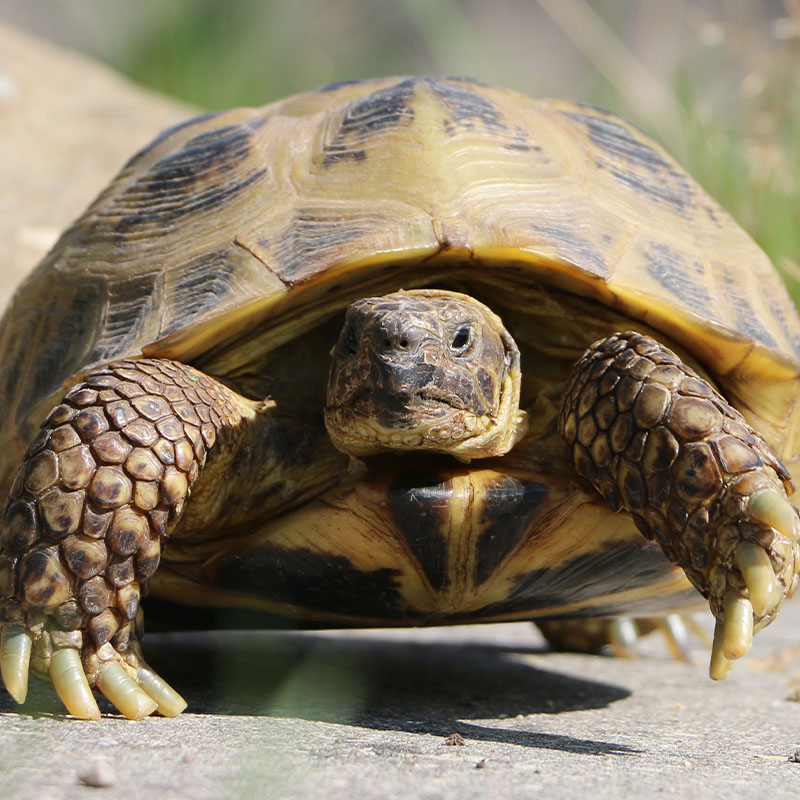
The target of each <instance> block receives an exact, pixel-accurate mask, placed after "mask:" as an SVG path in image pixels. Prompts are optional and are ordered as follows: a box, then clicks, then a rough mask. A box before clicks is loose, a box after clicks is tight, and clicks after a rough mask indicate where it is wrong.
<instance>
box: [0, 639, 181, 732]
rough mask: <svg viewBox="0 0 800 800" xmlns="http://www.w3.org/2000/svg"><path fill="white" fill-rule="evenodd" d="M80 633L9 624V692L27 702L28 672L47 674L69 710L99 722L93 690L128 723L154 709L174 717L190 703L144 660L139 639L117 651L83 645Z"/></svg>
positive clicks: (3, 653)
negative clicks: (129, 720)
mask: <svg viewBox="0 0 800 800" xmlns="http://www.w3.org/2000/svg"><path fill="white" fill-rule="evenodd" d="M84 642H85V637H83V635H82V634H81V632H80V631H62V630H58V629H56V628H53V629H49V630H48V629H46V628H45V629H42V630H39V631H38V632H36V631H34V630H32V629H30V628H27V627H25V626H21V625H12V626H7V627H6V628H5V629H4V630H3V636H2V641H0V665H1V666H2V677H3V681H4V683H5V685H6V688H7V689H8V692H9V694H11V696H12V697H13V698H14V699H15V700H16V701H17V702H20V703H22V702H24V701H25V697H26V695H27V688H28V672H29V669H33V671H34V672H35V673H37V674H39V675H42V676H47V677H48V678H49V679H50V681H51V682H52V683H53V687H54V688H55V690H56V693H57V694H58V696H59V698H60V699H61V701H62V702H63V703H64V705H65V706H66V708H67V710H68V711H69V712H70V713H71V714H72V715H73V716H76V717H79V718H81V719H99V718H100V709H99V708H98V706H97V702H96V700H95V697H94V693H93V691H92V686H94V687H95V688H96V689H97V690H98V691H99V692H101V693H102V694H103V695H104V696H105V697H106V698H107V699H108V700H109V701H110V702H111V703H112V704H113V705H114V706H115V707H116V708H117V709H119V711H120V712H121V713H122V714H123V715H124V716H126V717H127V718H128V719H141V718H142V717H146V716H148V715H149V714H152V713H153V712H154V711H156V710H158V712H159V713H160V714H162V715H164V716H168V717H174V716H176V715H178V714H180V713H181V711H183V710H184V709H185V708H186V701H185V700H184V699H183V698H182V697H181V696H180V695H179V694H178V693H177V692H176V691H175V690H174V689H173V688H172V687H171V686H169V684H167V683H166V681H164V679H163V678H161V677H160V676H159V675H157V674H156V673H155V672H154V671H153V670H152V669H151V668H150V667H149V666H148V665H147V663H146V662H145V661H144V658H143V657H142V652H141V648H140V647H139V644H138V642H137V641H136V640H133V639H130V638H129V639H128V642H127V646H126V647H125V649H123V650H119V649H117V648H116V647H114V646H113V645H112V644H110V643H109V642H106V643H105V644H103V645H100V646H99V647H98V646H97V645H95V644H94V643H91V642H87V643H85V644H84Z"/></svg>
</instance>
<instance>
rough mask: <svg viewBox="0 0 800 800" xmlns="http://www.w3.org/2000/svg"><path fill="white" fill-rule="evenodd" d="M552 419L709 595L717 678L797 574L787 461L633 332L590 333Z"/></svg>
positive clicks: (611, 492) (589, 469)
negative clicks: (595, 337) (596, 336)
mask: <svg viewBox="0 0 800 800" xmlns="http://www.w3.org/2000/svg"><path fill="white" fill-rule="evenodd" d="M559 430H560V432H561V434H562V436H563V437H564V439H565V440H566V441H567V444H568V445H569V447H570V448H571V450H572V454H573V458H574V461H575V467H576V469H577V471H578V472H579V473H580V474H581V475H583V476H584V477H586V478H588V479H589V480H590V481H591V482H592V483H593V484H594V486H595V488H596V489H597V490H598V491H599V492H600V493H601V494H602V495H603V497H604V498H605V499H606V502H607V503H608V504H609V506H610V507H611V508H612V510H614V511H619V510H622V509H625V510H627V511H629V512H630V513H631V516H632V517H633V521H634V523H635V524H636V526H637V527H638V528H639V530H640V531H641V532H642V533H643V534H644V535H645V536H647V537H648V538H650V539H655V541H657V542H658V543H659V545H661V548H662V549H663V551H664V553H665V554H666V556H667V557H668V558H669V559H670V560H672V561H673V562H674V563H676V564H678V565H679V566H681V567H682V568H683V569H684V571H685V573H686V576H687V577H688V578H689V580H690V581H691V582H692V583H693V584H694V585H695V587H696V588H697V589H698V590H699V591H700V592H701V593H702V594H703V595H704V596H705V597H707V598H708V600H709V603H710V605H711V611H712V612H713V614H714V616H715V617H716V618H717V625H716V630H715V633H714V645H713V648H712V655H711V668H710V674H711V677H712V678H715V679H718V680H720V679H723V678H724V677H725V676H726V675H727V674H728V671H729V670H730V667H731V662H732V660H733V659H736V658H739V657H741V656H742V655H744V654H745V653H746V652H747V651H748V650H749V649H750V644H751V642H752V638H753V633H754V631H757V630H759V629H760V628H763V627H764V626H765V625H767V624H769V622H771V621H772V620H773V619H774V618H775V617H776V615H777V614H778V612H779V610H780V607H781V605H782V603H783V600H784V598H785V597H791V596H792V595H793V594H794V592H795V590H796V589H797V586H798V582H799V580H800V579H798V570H799V569H800V548H798V539H799V538H800V519H798V514H797V510H796V509H795V508H794V506H793V505H792V504H791V502H790V500H789V496H790V494H791V493H792V491H793V489H794V487H793V484H792V480H791V477H790V476H789V473H788V472H787V470H786V468H785V467H784V466H783V464H781V462H780V460H779V459H778V457H777V455H776V454H775V453H774V452H773V450H772V448H770V447H769V445H767V443H766V442H765V441H764V439H762V437H761V436H760V435H759V434H758V433H757V432H756V431H755V430H753V429H752V428H751V427H750V426H749V425H748V424H747V422H746V421H745V419H744V417H742V415H741V414H740V413H739V412H738V411H737V410H736V409H735V408H733V407H732V406H731V405H730V404H729V403H728V402H727V401H726V400H725V398H724V397H722V396H721V395H720V394H719V393H718V392H717V391H716V390H715V389H714V388H713V387H712V386H711V385H710V384H709V383H708V382H707V381H705V380H703V379H702V378H701V377H700V376H699V375H697V373H695V372H694V371H693V370H692V369H691V368H690V367H689V366H688V365H686V364H684V363H683V362H682V361H681V360H680V359H679V358H678V356H676V355H675V354H674V353H673V352H672V351H670V350H668V349H667V348H666V347H664V346H662V345H661V344H659V343H658V342H656V341H655V340H654V339H651V338H650V337H648V336H643V335H641V334H638V333H635V332H630V331H629V332H627V333H618V334H615V335H613V336H609V337H608V338H607V339H603V340H601V341H599V342H595V343H594V344H593V345H592V346H591V347H590V348H589V349H588V350H587V351H586V353H585V354H584V355H583V357H582V358H581V359H580V360H579V361H578V363H577V364H576V365H575V368H574V370H573V372H572V376H571V378H570V381H569V384H568V386H567V391H566V394H565V396H564V401H563V405H562V407H561V413H560V416H559Z"/></svg>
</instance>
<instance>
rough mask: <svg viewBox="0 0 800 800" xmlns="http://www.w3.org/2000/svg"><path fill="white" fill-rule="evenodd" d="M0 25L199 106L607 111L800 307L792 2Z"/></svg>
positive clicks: (267, 3)
mask: <svg viewBox="0 0 800 800" xmlns="http://www.w3.org/2000/svg"><path fill="white" fill-rule="evenodd" d="M2 22H5V23H9V24H12V25H15V26H17V27H19V28H22V29H26V30H29V31H31V32H34V33H36V34H37V35H39V36H41V37H44V38H47V39H50V40H52V41H55V42H57V43H59V44H62V45H66V46H68V47H70V48H74V49H77V50H81V51H84V52H86V53H88V54H90V55H92V56H94V57H95V58H97V59H100V60H102V61H104V62H106V63H108V64H109V65H111V66H113V67H114V68H115V69H116V70H118V71H120V72H122V73H123V74H124V75H126V76H128V77H129V78H130V79H131V80H133V81H135V82H137V83H140V84H142V85H145V86H147V87H151V88H152V89H155V90H157V91H159V92H162V93H165V94H167V95H170V96H173V97H176V98H180V99H182V100H184V101H186V102H188V103H190V104H192V105H194V106H197V107H199V108H201V109H218V108H224V107H228V106H234V105H240V104H263V103H267V102H270V101H271V100H274V99H277V98H279V97H283V96H285V95H287V94H291V93H294V92H300V91H303V90H306V89H311V88H314V87H316V86H319V85H322V84H325V83H329V82H332V81H339V80H345V79H351V78H361V77H368V76H378V75H388V74H405V73H440V74H462V75H470V76H474V77H478V78H481V79H483V80H485V81H489V82H493V83H498V84H503V85H506V86H509V87H511V88H515V89H518V90H520V91H523V92H526V93H528V94H531V95H540V96H561V97H567V98H570V99H575V100H581V101H584V102H590V103H594V104H597V105H601V106H604V107H607V108H611V109H613V110H615V111H617V112H619V113H621V114H622V115H624V116H626V117H628V118H629V119H631V120H632V121H634V122H636V123H638V124H639V125H640V126H642V127H643V128H645V129H646V130H647V131H648V132H650V133H651V134H652V135H654V136H655V137H656V138H658V139H660V140H661V141H662V143H664V144H665V146H666V147H667V148H668V149H669V150H670V151H671V152H672V153H673V154H674V155H675V156H676V157H677V158H678V159H679V160H680V161H681V162H682V163H683V164H684V166H686V167H687V168H688V169H689V171H690V172H691V173H692V174H693V175H694V176H695V177H696V178H697V179H698V180H699V181H700V183H701V184H702V185H703V186H704V187H705V188H706V189H707V190H708V191H709V192H710V193H711V194H712V195H713V196H714V197H715V198H716V199H717V200H719V201H720V202H721V203H722V204H723V205H724V206H725V207H727V208H728V209H729V210H730V211H731V213H732V214H733V215H734V216H735V217H736V218H737V219H738V220H739V222H740V223H741V224H742V225H743V226H744V227H745V228H746V229H747V230H748V231H749V232H750V233H751V234H752V235H753V236H754V237H755V238H756V239H757V240H758V242H759V243H760V244H761V245H762V247H764V248H765V249H766V250H767V252H768V253H769V254H770V256H771V257H772V259H773V260H774V261H775V263H776V264H777V265H778V266H779V268H780V269H781V270H782V271H783V272H784V274H785V276H786V277H787V282H788V283H789V285H790V288H791V289H792V291H793V293H794V294H795V297H798V296H800V267H798V261H800V191H798V188H799V187H798V177H799V176H798V166H797V159H796V154H797V152H798V149H799V148H800V0H759V1H758V2H753V0H671V2H669V3H667V2H657V0H597V2H594V1H592V2H587V0H538V2H537V0H491V2H489V1H488V0H336V2H331V1H330V0H291V2H290V1H289V0H166V2H165V0H137V2H135V3H132V2H128V0H70V1H69V2H62V1H61V0H0V23H2ZM1 61H2V54H1V53H0V62H1ZM75 89H76V92H79V91H80V87H75ZM1 137H2V131H0V140H1Z"/></svg>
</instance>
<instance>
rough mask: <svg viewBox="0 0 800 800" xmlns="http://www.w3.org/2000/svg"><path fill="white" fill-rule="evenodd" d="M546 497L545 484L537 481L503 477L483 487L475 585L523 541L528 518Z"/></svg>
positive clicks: (479, 583)
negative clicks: (483, 495)
mask: <svg viewBox="0 0 800 800" xmlns="http://www.w3.org/2000/svg"><path fill="white" fill-rule="evenodd" d="M546 499H547V487H546V486H544V485H543V484H540V483H532V482H530V481H524V480H518V479H517V478H512V477H510V476H503V477H501V478H499V479H498V480H496V481H495V482H494V483H492V484H490V485H489V486H488V487H487V490H486V498H485V500H484V504H483V509H482V511H481V524H482V525H484V526H485V527H484V529H483V532H482V533H481V535H480V538H479V539H478V543H477V547H476V554H475V575H474V578H473V580H474V582H475V586H480V585H481V584H482V583H483V582H484V581H486V580H487V579H488V578H489V577H490V576H491V575H492V574H493V573H494V571H495V570H496V569H497V567H498V565H499V564H500V562H501V561H502V560H503V559H504V558H505V557H506V556H507V555H508V554H509V553H511V552H512V551H513V550H514V549H515V548H516V547H517V545H518V544H519V543H520V542H521V541H522V540H523V538H524V535H525V532H526V531H527V530H528V528H529V527H530V525H531V517H532V516H534V515H535V513H536V510H537V509H538V508H539V506H541V504H542V503H543V502H544V501H545V500H546Z"/></svg>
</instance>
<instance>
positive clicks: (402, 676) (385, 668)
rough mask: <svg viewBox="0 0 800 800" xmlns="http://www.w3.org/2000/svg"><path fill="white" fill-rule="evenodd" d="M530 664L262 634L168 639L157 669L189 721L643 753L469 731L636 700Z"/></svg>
mask: <svg viewBox="0 0 800 800" xmlns="http://www.w3.org/2000/svg"><path fill="white" fill-rule="evenodd" d="M531 652H545V651H544V650H539V651H532V650H531V649H530V648H529V647H524V646H523V647H521V648H520V649H519V650H517V649H516V648H513V649H510V648H508V647H505V646H501V645H492V644H486V643H475V644H470V643H462V642H459V643H419V642H411V641H407V640H406V641H392V640H388V639H386V638H381V637H380V636H379V635H376V637H375V638H369V637H365V636H364V635H361V636H358V637H357V638H347V637H346V636H343V637H342V638H334V637H331V636H325V635H320V634H313V633H289V632H283V633H274V632H263V631H259V632H247V633H243V632H224V633H214V634H203V635H190V634H169V635H163V636H161V637H159V642H158V646H157V647H155V648H152V649H150V650H149V651H148V657H149V658H150V659H151V663H152V665H153V666H154V667H155V668H156V669H158V670H159V671H160V672H161V673H162V674H163V675H165V676H166V677H168V679H169V680H171V681H172V682H173V683H174V685H176V686H179V687H180V688H181V689H182V690H183V691H184V695H185V696H186V699H187V700H188V701H189V711H190V712H191V711H194V712H202V713H208V714H244V715H267V716H276V717H295V718H298V717H299V718H302V719H309V720H321V721H326V722H337V723H344V724H353V725H358V726H360V727H365V728H372V729H375V730H395V731H405V732H413V733H429V734H434V735H441V736H448V735H450V734H451V733H460V734H461V735H462V736H463V737H464V738H465V739H474V740H482V741H492V742H508V743H513V744H517V745H522V746H526V747H539V748H542V747H544V748H551V749H557V750H564V751H568V752H576V753H594V754H607V753H618V754H621V753H635V752H638V751H636V750H632V749H631V748H629V747H627V746H625V745H620V744H616V743H611V742H599V741H591V740H583V739H575V738H571V737H567V736H555V735H551V734H543V733H536V732H531V731H522V730H515V729H513V728H501V727H494V726H487V725H482V724H478V723H472V722H465V721H464V720H486V719H489V720H496V719H502V718H510V717H516V716H517V715H528V714H543V713H544V714H558V713H561V712H565V711H579V710H586V709H595V708H603V707H606V706H608V705H610V704H611V703H613V702H616V701H618V700H622V699H624V698H626V697H628V696H629V694H630V692H628V691H627V690H626V689H622V688H620V687H618V686H613V685H609V684H606V683H600V682H597V681H589V680H581V679H578V678H575V677H572V676H568V675H561V674H558V673H554V672H549V671H546V670H542V669H539V668H537V667H534V666H531V665H530V664H527V663H525V661H524V660H523V659H522V658H521V657H520V654H521V653H531Z"/></svg>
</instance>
